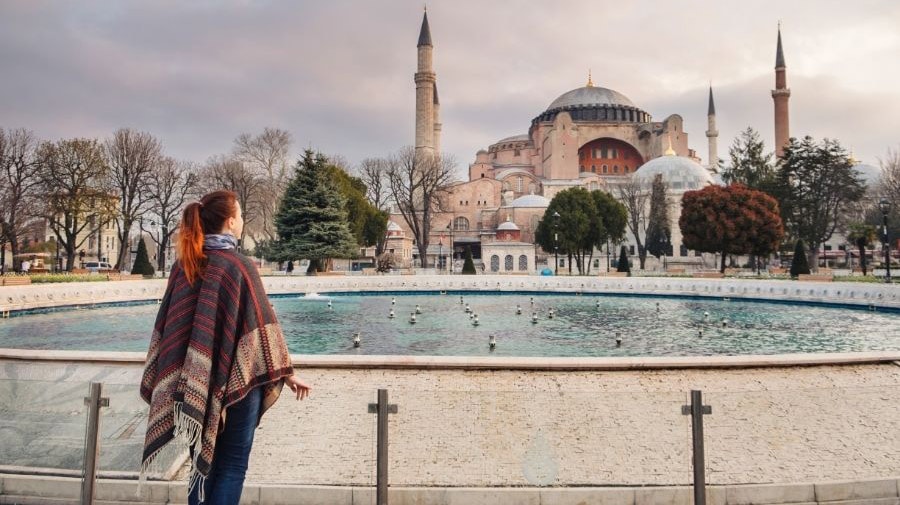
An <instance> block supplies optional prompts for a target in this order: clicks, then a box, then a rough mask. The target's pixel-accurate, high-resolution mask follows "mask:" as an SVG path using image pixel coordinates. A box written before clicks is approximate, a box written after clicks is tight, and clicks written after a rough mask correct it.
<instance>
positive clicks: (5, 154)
mask: <svg viewBox="0 0 900 505" xmlns="http://www.w3.org/2000/svg"><path fill="white" fill-rule="evenodd" d="M37 146H38V142H37V139H36V138H35V136H34V133H32V132H31V131H29V130H26V129H24V128H19V129H16V130H9V131H4V130H2V129H0V272H4V273H5V268H6V267H5V265H6V258H5V257H2V256H4V255H5V252H6V243H7V242H9V246H10V252H11V253H12V256H13V267H14V268H15V266H16V264H15V257H16V255H17V254H18V253H19V242H20V237H21V236H22V234H23V233H24V231H25V227H26V226H27V225H28V223H29V221H30V220H32V219H33V218H34V217H35V215H34V212H33V210H34V208H35V207H34V198H35V196H36V194H35V193H36V189H37V187H38V184H39V183H40V179H39V178H38V172H37V168H38V163H37Z"/></svg>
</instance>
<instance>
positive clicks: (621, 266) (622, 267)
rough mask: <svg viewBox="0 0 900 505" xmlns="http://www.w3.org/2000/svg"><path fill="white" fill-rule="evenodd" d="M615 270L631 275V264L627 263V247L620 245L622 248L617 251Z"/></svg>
mask: <svg viewBox="0 0 900 505" xmlns="http://www.w3.org/2000/svg"><path fill="white" fill-rule="evenodd" d="M616 272H627V273H628V275H631V265H629V264H628V249H627V248H626V247H625V246H622V249H621V250H620V251H619V261H618V263H617V264H616Z"/></svg>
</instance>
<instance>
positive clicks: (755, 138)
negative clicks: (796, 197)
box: [722, 126, 775, 190]
mask: <svg viewBox="0 0 900 505" xmlns="http://www.w3.org/2000/svg"><path fill="white" fill-rule="evenodd" d="M728 154H729V156H730V158H731V165H730V166H728V167H726V168H725V169H724V170H723V171H722V180H723V181H725V183H726V184H743V185H744V186H747V187H748V188H751V189H761V190H766V189H767V188H768V187H769V186H770V185H771V182H772V178H773V177H774V173H775V172H774V170H773V168H772V153H766V152H765V145H764V144H763V141H762V139H760V138H759V133H757V132H756V130H754V129H753V128H751V127H749V126H748V127H747V129H746V130H744V131H742V132H741V134H740V135H739V136H738V137H736V138H735V139H734V143H733V144H731V148H730V149H729V150H728Z"/></svg>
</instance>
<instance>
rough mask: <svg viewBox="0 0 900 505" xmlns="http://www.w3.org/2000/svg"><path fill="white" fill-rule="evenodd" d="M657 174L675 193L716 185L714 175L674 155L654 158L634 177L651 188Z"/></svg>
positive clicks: (687, 159)
mask: <svg viewBox="0 0 900 505" xmlns="http://www.w3.org/2000/svg"><path fill="white" fill-rule="evenodd" d="M657 174H662V178H663V181H664V182H665V183H666V185H667V186H668V187H669V189H670V190H672V191H674V192H684V191H691V190H695V189H702V188H704V187H706V186H708V185H710V184H715V180H714V179H713V177H712V174H710V173H709V171H707V170H706V169H705V168H703V167H701V166H700V164H699V163H697V162H696V161H694V160H692V159H690V158H686V157H684V156H675V155H672V154H669V155H666V156H660V157H659V158H653V159H652V160H650V161H648V162H647V163H644V164H643V165H641V167H640V168H638V169H637V171H636V172H635V173H634V175H633V176H632V177H634V178H635V180H637V181H638V182H641V183H642V184H645V185H647V187H649V186H650V184H652V183H653V179H654V178H655V177H656V175H657Z"/></svg>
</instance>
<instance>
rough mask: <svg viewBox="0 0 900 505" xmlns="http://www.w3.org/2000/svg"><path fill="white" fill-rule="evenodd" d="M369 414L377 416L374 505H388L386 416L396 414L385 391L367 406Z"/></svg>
mask: <svg viewBox="0 0 900 505" xmlns="http://www.w3.org/2000/svg"><path fill="white" fill-rule="evenodd" d="M369 413H370V414H376V415H377V422H378V428H377V433H378V435H377V436H378V440H377V444H378V449H377V452H376V456H375V458H376V463H375V465H376V466H375V468H376V484H375V503H376V505H388V414H396V413H397V405H396V404H393V405H391V404H389V403H388V391H387V389H379V390H378V403H370V404H369Z"/></svg>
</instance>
